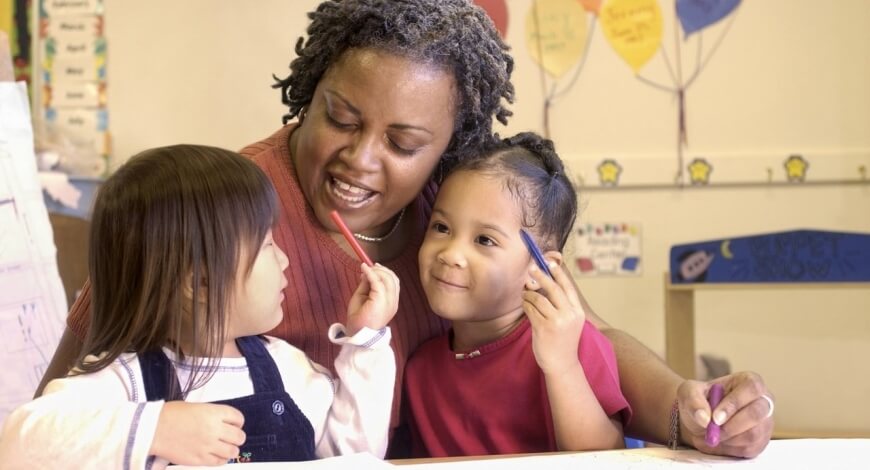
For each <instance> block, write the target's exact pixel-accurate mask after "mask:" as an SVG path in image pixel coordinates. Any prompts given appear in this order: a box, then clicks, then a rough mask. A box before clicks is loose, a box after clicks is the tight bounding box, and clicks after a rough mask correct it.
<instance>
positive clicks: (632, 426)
mask: <svg viewBox="0 0 870 470" xmlns="http://www.w3.org/2000/svg"><path fill="white" fill-rule="evenodd" d="M572 280H573V277H572ZM575 286H576V283H575ZM577 293H578V296H579V298H580V302H581V304H582V305H583V308H584V310H585V311H586V318H587V319H588V320H589V321H590V322H591V323H592V324H593V325H595V326H596V327H598V329H599V330H600V331H601V332H602V333H604V335H606V336H607V337H608V339H610V342H611V343H612V344H613V349H614V351H615V352H616V359H617V363H618V367H619V380H620V384H621V386H622V391H623V393H624V395H625V397H626V398H627V399H628V402H629V403H630V404H631V407H632V409H633V410H634V415H633V418H632V420H631V422H630V423H629V424H628V426H627V428H626V430H625V433H626V435H628V436H632V437H637V438H640V439H644V440H648V441H652V442H658V443H667V442H668V440H669V439H670V437H671V429H670V425H669V424H670V418H671V411H672V408H673V406H674V402H675V400H677V399H679V400H678V403H679V419H680V429H679V433H678V434H679V435H678V439H679V442H680V443H681V444H684V445H689V446H692V447H695V448H697V449H698V450H700V451H702V452H707V453H711V454H720V455H731V456H736V457H754V456H756V455H758V454H759V453H761V451H762V450H764V448H765V447H767V443H768V442H770V437H771V435H772V434H773V419H772V417H771V416H768V410H769V406H768V404H767V403H768V402H767V400H766V399H764V398H762V397H767V398H768V399H771V400H772V394H771V393H770V391H769V390H768V389H767V386H766V385H765V384H764V380H763V379H762V378H761V376H760V375H758V374H756V373H753V372H737V373H734V374H731V375H727V376H725V377H720V378H718V379H716V381H717V382H720V383H722V384H723V385H724V386H725V393H726V395H725V397H724V398H723V400H722V403H720V405H719V406H718V407H717V410H722V411H723V412H724V413H725V417H724V419H725V421H723V423H724V424H723V428H722V429H723V430H727V431H723V432H722V434H721V437H720V439H721V440H720V443H719V445H718V446H716V447H709V446H707V445H706V444H705V443H704V432H705V429H706V426H707V423H709V420H710V416H712V415H713V410H710V406H709V404H708V403H707V401H706V396H707V395H706V393H707V390H709V388H710V384H711V383H712V382H699V381H695V380H685V379H684V378H683V377H680V376H679V375H678V374H677V373H676V372H674V371H673V370H671V369H670V368H669V367H668V366H667V364H665V362H664V361H662V360H661V358H659V357H658V356H657V355H656V354H655V353H653V352H652V351H651V350H650V349H649V348H647V347H646V346H644V345H643V344H641V343H640V342H639V341H638V340H636V339H635V338H634V337H632V336H631V335H629V334H628V333H626V332H624V331H622V330H618V329H616V328H613V327H611V326H610V325H608V324H607V322H605V321H604V320H602V319H601V317H599V316H598V315H596V314H595V312H594V311H593V310H592V307H590V306H589V303H588V302H587V301H586V299H585V298H584V297H583V293H582V292H581V291H580V290H579V289H577ZM732 418H733V419H732Z"/></svg>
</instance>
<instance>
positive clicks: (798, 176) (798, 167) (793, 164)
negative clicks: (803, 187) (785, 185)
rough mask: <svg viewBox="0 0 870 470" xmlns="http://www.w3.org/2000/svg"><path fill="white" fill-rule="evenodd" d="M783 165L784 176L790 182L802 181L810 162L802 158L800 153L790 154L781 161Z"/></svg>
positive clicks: (804, 178)
mask: <svg viewBox="0 0 870 470" xmlns="http://www.w3.org/2000/svg"><path fill="white" fill-rule="evenodd" d="M783 166H784V167H785V177H786V179H787V180H788V181H789V182H791V183H802V182H804V181H805V180H806V177H807V170H808V169H809V168H810V162H808V161H806V160H804V157H802V156H800V155H790V156H789V157H788V158H786V159H785V163H783Z"/></svg>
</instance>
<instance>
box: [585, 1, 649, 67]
mask: <svg viewBox="0 0 870 470" xmlns="http://www.w3.org/2000/svg"><path fill="white" fill-rule="evenodd" d="M599 18H600V19H601V26H602V29H603V30H604V37H605V38H607V42H609V43H610V46H611V47H613V49H614V50H615V51H616V53H617V54H619V56H620V57H622V59H623V60H624V61H625V62H626V63H627V64H628V65H629V66H631V68H632V70H634V73H635V74H637V73H638V71H639V70H640V68H641V67H643V65H644V64H646V63H647V62H648V61H649V60H650V59H651V58H652V56H653V55H655V53H656V52H657V51H658V50H659V47H660V46H661V43H662V11H661V9H660V8H659V4H658V1H656V0H608V1H607V2H605V3H604V8H603V9H602V10H601V13H600V14H599Z"/></svg>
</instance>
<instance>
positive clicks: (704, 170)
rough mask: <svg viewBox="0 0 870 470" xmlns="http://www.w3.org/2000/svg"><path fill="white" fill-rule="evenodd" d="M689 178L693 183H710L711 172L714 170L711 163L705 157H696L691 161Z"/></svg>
mask: <svg viewBox="0 0 870 470" xmlns="http://www.w3.org/2000/svg"><path fill="white" fill-rule="evenodd" d="M687 168H688V169H689V180H690V181H691V182H692V184H708V183H710V173H712V172H713V165H711V164H710V163H709V162H708V161H707V160H706V159H704V158H696V159H694V160H692V162H691V163H689V166H688V167H687Z"/></svg>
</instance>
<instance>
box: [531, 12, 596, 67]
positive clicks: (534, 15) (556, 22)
mask: <svg viewBox="0 0 870 470" xmlns="http://www.w3.org/2000/svg"><path fill="white" fill-rule="evenodd" d="M586 29H587V24H586V10H584V9H583V6H582V5H580V3H579V2H578V1H577V0H535V1H534V2H532V8H530V9H529V14H528V15H527V16H526V45H527V47H528V49H529V53H530V54H531V56H532V59H533V60H534V61H535V62H536V63H537V64H538V65H540V66H541V67H543V68H544V70H546V71H547V73H549V74H550V75H551V76H552V77H554V78H559V77H561V76H562V75H564V74H565V72H567V71H568V70H571V67H573V66H574V64H575V63H577V61H578V60H579V59H580V57H581V56H582V55H583V51H584V50H585V49H586V37H587V34H586Z"/></svg>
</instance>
